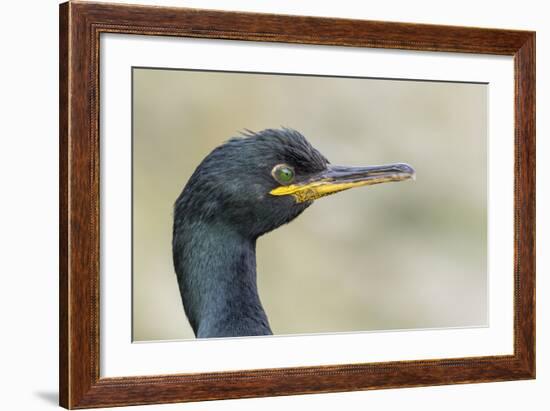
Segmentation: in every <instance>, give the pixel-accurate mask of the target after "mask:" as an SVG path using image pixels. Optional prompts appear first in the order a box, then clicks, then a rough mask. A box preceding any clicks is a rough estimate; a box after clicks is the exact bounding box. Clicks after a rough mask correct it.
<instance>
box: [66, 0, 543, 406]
mask: <svg viewBox="0 0 550 411" xmlns="http://www.w3.org/2000/svg"><path fill="white" fill-rule="evenodd" d="M107 32H108V33H113V32H114V33H130V34H140V35H159V36H176V37H201V38H214V39H231V40H256V41H274V42H287V43H303V44H322V45H334V46H355V47H371V48H372V47H375V48H388V49H407V50H422V51H433V52H438V51H442V52H462V53H484V54H499V55H507V56H513V57H514V65H515V69H514V70H515V198H514V204H515V216H514V225H515V238H514V276H515V277H514V283H515V294H514V338H515V339H514V354H513V355H506V356H486V357H474V358H460V359H442V360H425V361H400V362H386V363H378V364H354V365H351V364H348V365H346V364H341V365H334V366H322V367H298V368H282V369H270V370H243V371H238V372H214V373H201V374H178V375H165V376H143V377H124V378H100V374H99V350H100V345H99V299H100V295H99V230H100V222H99V47H100V34H101V33H107ZM59 48H60V49H59V51H60V53H59V54H60V73H59V75H60V86H59V87H60V88H59V90H60V117H59V125H60V215H59V217H60V259H59V264H60V275H59V284H60V317H59V321H60V323H59V329H60V355H59V356H60V371H59V372H60V374H59V390H60V396H59V398H60V404H61V405H62V406H63V407H67V408H89V407H100V406H101V407H107V406H121V405H135V404H151V403H171V402H181V401H199V400H211V399H223V398H245V397H260V396H274V395H290V394H304V393H319V392H336V391H352V390H367V389H379V388H396V387H413V386H423V385H440V384H461V383H473V382H489V381H505V380H519V379H530V378H534V377H535V33H534V32H529V31H512V30H495V29H482V28H465V27H450V26H435V25H421V24H404V23H388V22H378V21H359V20H346V19H331V18H316V17H315V18H314V17H298V16H281V15H269V14H253V13H231V12H220V11H206V10H196V9H183V8H167V7H166V8H165V7H150V6H129V5H112V4H105V3H102V4H99V3H80V2H69V3H64V4H62V5H60V43H59Z"/></svg>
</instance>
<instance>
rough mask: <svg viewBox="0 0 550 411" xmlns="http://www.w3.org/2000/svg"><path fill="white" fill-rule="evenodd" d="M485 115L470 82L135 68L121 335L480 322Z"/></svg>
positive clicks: (484, 311) (484, 289) (484, 322)
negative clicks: (128, 330) (128, 310)
mask: <svg viewBox="0 0 550 411" xmlns="http://www.w3.org/2000/svg"><path fill="white" fill-rule="evenodd" d="M487 107H488V85H487V83H481V82H451V81H430V80H429V79H428V80H426V79H422V80H414V79H413V80H411V79H398V78H366V77H342V76H321V75H307V74H295V73H259V72H236V71H209V70H191V69H180V68H178V69H174V68H170V67H132V260H133V261H132V288H133V289H132V341H133V342H155V341H157V342H158V341H169V340H187V339H195V338H224V337H257V336H275V337H276V336H284V335H311V334H332V333H350V332H351V333H357V332H374V331H376V332H380V331H399V330H422V329H446V328H473V327H487V326H488V297H487V295H488V280H489V279H488V271H487V241H488V239H487V189H488V187H487V155H488V151H487V145H488V137H487V134H488V120H487V110H488V108H487ZM392 182H399V183H400V184H386V183H392ZM332 194H337V195H334V196H333V195H332ZM325 197H326V198H325Z"/></svg>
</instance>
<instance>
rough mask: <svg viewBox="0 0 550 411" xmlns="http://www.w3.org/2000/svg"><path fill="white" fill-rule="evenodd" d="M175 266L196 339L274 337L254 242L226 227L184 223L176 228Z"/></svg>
mask: <svg viewBox="0 0 550 411" xmlns="http://www.w3.org/2000/svg"><path fill="white" fill-rule="evenodd" d="M173 247H174V250H173V251H174V264H175V268H176V273H177V276H178V283H179V288H180V293H181V297H182V301H183V305H184V308H185V312H186V314H187V318H188V319H189V322H190V323H191V326H192V327H193V330H194V332H195V335H196V336H197V337H199V338H204V337H237V336H252V335H270V334H272V332H271V329H270V327H269V323H268V320H267V316H266V314H265V311H264V309H263V307H262V304H261V302H260V298H259V295H258V288H257V283H256V242H255V240H249V239H246V238H243V237H242V236H241V235H240V234H239V233H237V232H235V231H234V230H231V229H230V228H228V227H226V226H223V225H216V224H207V223H194V224H184V225H183V226H180V227H177V228H176V229H175V230H174V243H173Z"/></svg>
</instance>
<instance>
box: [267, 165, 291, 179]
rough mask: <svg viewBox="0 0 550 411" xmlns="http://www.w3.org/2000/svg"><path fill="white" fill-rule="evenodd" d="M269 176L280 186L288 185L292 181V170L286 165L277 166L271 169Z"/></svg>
mask: <svg viewBox="0 0 550 411" xmlns="http://www.w3.org/2000/svg"><path fill="white" fill-rule="evenodd" d="M271 175H272V176H273V177H275V180H277V181H278V182H279V183H281V184H289V183H291V182H292V180H294V170H293V169H292V167H290V166H287V165H286V164H279V165H277V166H275V167H273V170H272V171H271Z"/></svg>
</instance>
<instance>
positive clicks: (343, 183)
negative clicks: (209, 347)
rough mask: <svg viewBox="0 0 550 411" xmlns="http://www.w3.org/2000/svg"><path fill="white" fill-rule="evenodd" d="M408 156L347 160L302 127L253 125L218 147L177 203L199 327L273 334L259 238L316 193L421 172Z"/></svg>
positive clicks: (181, 248) (209, 332) (176, 244)
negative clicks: (337, 159) (329, 155)
mask: <svg viewBox="0 0 550 411" xmlns="http://www.w3.org/2000/svg"><path fill="white" fill-rule="evenodd" d="M414 173H415V172H414V169H413V168H412V167H411V166H409V165H407V164H401V163H400V164H388V165H383V166H369V167H342V166H335V165H332V164H330V162H329V161H328V160H327V159H326V158H325V157H324V156H323V155H322V154H321V153H320V152H319V151H317V150H316V149H315V148H314V147H312V146H311V144H310V143H309V142H308V141H307V140H306V138H305V137H304V136H303V135H302V134H300V133H299V132H298V131H295V130H292V129H287V128H283V129H267V130H263V131H261V132H257V133H254V132H250V131H247V132H246V133H245V134H244V135H243V136H242V137H238V138H232V139H230V140H229V141H227V142H226V143H224V144H222V145H221V146H219V147H217V148H215V149H214V150H213V151H212V152H211V153H210V154H208V155H207V156H206V158H205V159H204V160H203V161H202V162H201V163H200V165H199V166H198V167H197V169H196V170H195V172H194V173H193V175H192V176H191V178H190V179H189V181H188V182H187V184H186V186H185V188H184V189H183V191H182V193H181V194H180V196H179V197H178V199H177V200H176V203H175V206H174V226H173V240H172V251H173V257H174V266H175V270H176V273H177V279H178V284H179V290H180V293H181V298H182V301H183V306H184V309H185V313H186V315H187V318H188V319H189V322H190V324H191V326H192V328H193V331H194V333H195V335H196V336H197V337H199V338H203V337H237V336H255V335H271V334H272V331H271V328H270V326H269V321H268V319H267V316H266V313H265V311H264V309H263V307H262V304H261V302H260V297H259V295H258V288H257V285H256V240H257V239H258V237H260V236H261V235H263V234H265V233H267V232H269V231H271V230H274V229H276V228H277V227H280V226H281V225H283V224H286V223H289V222H290V221H292V220H294V219H295V218H296V217H298V216H299V215H300V214H301V213H302V212H303V211H304V210H305V209H306V208H308V207H309V206H310V205H311V204H312V203H313V200H316V199H318V198H321V197H324V196H327V195H329V194H334V193H337V192H340V191H343V190H347V189H350V188H353V187H360V186H366V185H371V184H378V183H385V182H390V181H402V180H407V179H410V178H412V177H414Z"/></svg>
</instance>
